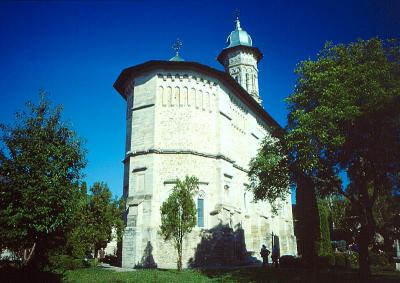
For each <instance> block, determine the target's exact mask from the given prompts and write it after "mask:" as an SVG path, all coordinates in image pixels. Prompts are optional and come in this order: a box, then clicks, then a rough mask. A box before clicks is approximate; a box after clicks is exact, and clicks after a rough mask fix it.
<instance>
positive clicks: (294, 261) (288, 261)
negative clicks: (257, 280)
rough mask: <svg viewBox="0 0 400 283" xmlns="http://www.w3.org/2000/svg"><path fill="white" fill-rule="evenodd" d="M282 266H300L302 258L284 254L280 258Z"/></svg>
mask: <svg viewBox="0 0 400 283" xmlns="http://www.w3.org/2000/svg"><path fill="white" fill-rule="evenodd" d="M279 265H280V266H281V267H300V259H299V258H297V257H294V256H292V255H284V256H281V257H280V259H279Z"/></svg>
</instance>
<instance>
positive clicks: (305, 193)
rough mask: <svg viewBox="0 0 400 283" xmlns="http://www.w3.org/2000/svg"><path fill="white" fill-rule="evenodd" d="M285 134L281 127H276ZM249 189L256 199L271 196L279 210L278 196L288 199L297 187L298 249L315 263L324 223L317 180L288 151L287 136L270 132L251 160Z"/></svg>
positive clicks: (275, 208) (308, 262)
mask: <svg viewBox="0 0 400 283" xmlns="http://www.w3.org/2000/svg"><path fill="white" fill-rule="evenodd" d="M275 134H276V135H277V136H279V135H280V136H281V134H280V133H279V131H275ZM248 176H249V180H250V185H249V189H250V190H251V191H252V192H253V194H254V198H255V200H267V201H268V202H269V203H270V204H271V207H272V210H273V213H277V211H278V210H277V209H278V203H277V200H279V199H280V200H284V199H285V198H286V197H287V196H288V195H289V192H290V187H291V186H293V187H296V220H297V222H296V236H297V237H298V238H299V245H298V250H299V253H300V254H301V255H302V259H303V262H304V263H305V264H306V265H310V266H312V265H314V261H315V257H316V256H317V254H318V249H317V246H318V242H319V239H320V229H319V227H320V224H319V214H318V206H317V197H316V195H315V191H314V183H313V180H312V179H311V178H310V177H308V176H306V174H304V173H303V172H301V171H300V170H299V169H298V168H297V167H296V163H295V162H294V161H293V160H292V158H291V155H290V154H288V152H287V148H286V144H285V139H284V138H283V137H280V138H278V137H274V136H271V135H267V136H266V137H265V138H264V140H263V142H262V144H261V147H260V149H259V151H258V153H257V155H256V156H255V157H254V158H253V159H252V160H251V161H250V169H249V173H248Z"/></svg>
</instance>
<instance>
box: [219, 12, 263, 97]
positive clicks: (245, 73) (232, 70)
mask: <svg viewBox="0 0 400 283" xmlns="http://www.w3.org/2000/svg"><path fill="white" fill-rule="evenodd" d="M227 44H228V46H227V47H226V48H224V49H223V50H222V51H221V53H220V54H219V56H218V58H217V60H218V62H220V63H221V64H222V65H223V66H224V67H225V71H226V72H227V73H229V74H230V75H231V76H232V77H233V78H234V79H235V80H236V81H237V82H238V83H239V84H240V85H241V86H242V87H243V88H244V89H245V90H247V92H248V93H249V94H250V95H251V96H252V97H253V98H254V99H255V100H256V101H257V102H258V103H259V104H261V98H260V95H259V91H258V68H257V63H258V62H259V61H260V60H261V58H262V53H261V52H260V50H259V49H258V48H256V47H253V41H252V40H251V37H250V35H249V34H248V33H247V32H246V31H245V30H243V29H242V28H241V27H240V21H239V17H238V16H237V17H236V28H235V30H234V31H232V32H231V34H230V35H229V36H228V38H227Z"/></svg>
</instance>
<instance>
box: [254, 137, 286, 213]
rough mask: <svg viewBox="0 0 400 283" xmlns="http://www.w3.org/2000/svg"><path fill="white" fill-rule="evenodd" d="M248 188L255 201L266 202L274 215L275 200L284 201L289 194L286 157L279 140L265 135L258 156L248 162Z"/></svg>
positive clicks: (275, 208) (275, 209) (275, 210)
mask: <svg viewBox="0 0 400 283" xmlns="http://www.w3.org/2000/svg"><path fill="white" fill-rule="evenodd" d="M248 176H249V181H250V184H249V188H250V190H252V192H253V194H254V198H255V199H256V200H268V201H269V203H270V204H271V207H272V210H273V212H274V213H276V212H277V209H278V207H277V203H276V202H275V201H276V200H277V199H281V200H285V198H286V197H287V196H288V195H289V193H290V183H289V168H288V162H287V156H286V153H285V152H284V148H283V146H282V144H281V142H280V140H279V139H278V138H276V137H273V136H271V135H267V136H266V137H265V138H264V140H263V141H262V144H261V147H260V149H259V152H258V154H257V155H256V157H254V158H253V159H252V160H251V161H250V169H249V173H248Z"/></svg>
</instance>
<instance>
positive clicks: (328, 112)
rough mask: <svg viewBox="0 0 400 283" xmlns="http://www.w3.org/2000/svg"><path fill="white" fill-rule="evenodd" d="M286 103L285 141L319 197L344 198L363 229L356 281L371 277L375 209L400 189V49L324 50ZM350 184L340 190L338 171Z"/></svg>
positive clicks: (368, 44) (393, 45)
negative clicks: (370, 248)
mask: <svg viewBox="0 0 400 283" xmlns="http://www.w3.org/2000/svg"><path fill="white" fill-rule="evenodd" d="M296 73H297V74H298V80H297V85H296V88H295V91H294V93H293V94H292V95H291V96H290V97H289V98H288V99H287V101H288V103H289V110H290V114H289V124H288V128H287V129H288V132H287V135H286V137H285V138H286V143H287V146H288V149H289V152H290V153H291V154H292V156H293V157H294V159H295V160H296V163H297V166H298V167H299V168H300V169H301V171H303V172H307V173H308V175H309V176H311V177H312V178H313V181H314V183H315V184H316V189H317V191H318V194H320V195H321V196H324V195H329V194H332V193H336V194H340V195H343V196H344V197H346V198H348V200H349V201H350V205H351V207H352V209H353V211H354V213H356V215H357V219H358V221H359V224H360V229H359V231H358V234H357V243H358V246H359V263H360V275H362V276H369V275H370V267H369V257H368V246H369V244H370V243H371V240H372V238H373V236H374V233H375V231H376V221H375V218H374V215H373V206H374V203H375V201H376V199H377V198H378V196H380V195H388V194H391V193H392V192H393V190H396V189H397V190H398V188H399V178H398V176H399V175H398V174H399V168H400V142H399V121H400V111H399V109H400V48H399V44H398V42H397V41H386V42H383V41H381V40H380V39H377V38H373V39H371V40H367V41H363V40H359V41H357V42H355V43H350V44H348V45H343V44H339V45H336V46H335V45H332V44H330V43H328V44H326V45H325V47H324V49H323V50H322V51H321V52H320V53H319V54H318V58H317V59H316V60H315V61H313V60H311V59H309V60H306V61H304V62H302V63H301V64H300V65H299V66H298V68H297V70H296ZM341 172H346V173H347V175H348V178H349V180H350V184H349V186H348V187H347V188H343V187H342V185H341V184H340V181H339V180H340V175H339V174H340V173H341Z"/></svg>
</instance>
